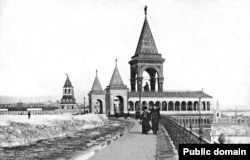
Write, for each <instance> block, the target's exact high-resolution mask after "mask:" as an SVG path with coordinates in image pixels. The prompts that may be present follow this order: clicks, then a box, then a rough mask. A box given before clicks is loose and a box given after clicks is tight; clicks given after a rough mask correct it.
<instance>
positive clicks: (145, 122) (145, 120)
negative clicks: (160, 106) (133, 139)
mask: <svg viewBox="0 0 250 160" xmlns="http://www.w3.org/2000/svg"><path fill="white" fill-rule="evenodd" d="M140 120H141V122H142V123H141V124H142V134H148V131H150V129H151V127H150V124H149V121H150V113H149V112H148V111H147V107H146V106H145V107H143V112H142V114H141V116H140Z"/></svg>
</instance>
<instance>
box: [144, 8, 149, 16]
mask: <svg viewBox="0 0 250 160" xmlns="http://www.w3.org/2000/svg"><path fill="white" fill-rule="evenodd" d="M147 10H148V6H145V7H144V12H145V17H147Z"/></svg>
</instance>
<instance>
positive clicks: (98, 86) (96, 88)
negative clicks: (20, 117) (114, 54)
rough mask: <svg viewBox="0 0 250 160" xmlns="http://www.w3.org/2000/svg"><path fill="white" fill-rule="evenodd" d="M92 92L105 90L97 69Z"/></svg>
mask: <svg viewBox="0 0 250 160" xmlns="http://www.w3.org/2000/svg"><path fill="white" fill-rule="evenodd" d="M91 92H103V90H102V86H101V83H100V81H99V79H98V76H97V70H96V77H95V81H94V83H93V85H92V89H91Z"/></svg>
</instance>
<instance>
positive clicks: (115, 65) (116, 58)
mask: <svg viewBox="0 0 250 160" xmlns="http://www.w3.org/2000/svg"><path fill="white" fill-rule="evenodd" d="M115 66H116V67H117V58H116V59H115Z"/></svg>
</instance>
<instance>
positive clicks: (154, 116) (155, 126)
mask: <svg viewBox="0 0 250 160" xmlns="http://www.w3.org/2000/svg"><path fill="white" fill-rule="evenodd" d="M150 117H151V121H152V130H153V134H157V131H158V130H159V121H160V119H161V115H160V109H159V108H158V107H156V105H154V106H153V108H152V110H151V112H150Z"/></svg>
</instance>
